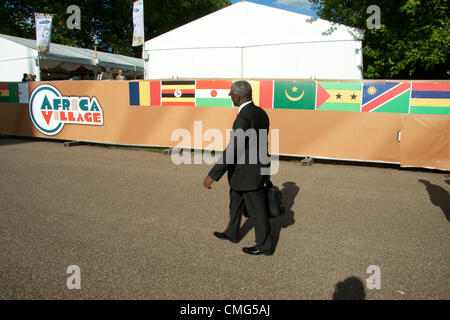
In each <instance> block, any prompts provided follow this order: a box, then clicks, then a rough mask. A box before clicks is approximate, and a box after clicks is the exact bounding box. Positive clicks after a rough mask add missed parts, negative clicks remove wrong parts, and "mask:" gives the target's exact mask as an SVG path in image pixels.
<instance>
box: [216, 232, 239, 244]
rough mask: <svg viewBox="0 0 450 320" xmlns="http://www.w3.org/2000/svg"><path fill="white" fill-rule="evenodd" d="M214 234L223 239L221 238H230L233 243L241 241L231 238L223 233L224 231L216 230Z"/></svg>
mask: <svg viewBox="0 0 450 320" xmlns="http://www.w3.org/2000/svg"><path fill="white" fill-rule="evenodd" d="M214 235H215V236H216V237H217V238H219V239H221V240H230V241H231V242H233V243H238V242H239V241H237V240H234V239H231V238H229V237H228V236H227V235H226V234H225V233H223V232H217V231H214Z"/></svg>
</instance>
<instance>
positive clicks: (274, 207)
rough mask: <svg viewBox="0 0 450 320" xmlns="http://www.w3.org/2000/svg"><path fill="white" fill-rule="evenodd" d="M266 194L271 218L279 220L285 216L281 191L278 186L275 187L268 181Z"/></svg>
mask: <svg viewBox="0 0 450 320" xmlns="http://www.w3.org/2000/svg"><path fill="white" fill-rule="evenodd" d="M265 192H266V197H267V206H268V207H269V215H270V218H277V217H279V216H281V215H283V214H284V212H285V208H284V205H283V199H282V195H281V191H280V189H279V188H278V187H277V186H274V185H273V183H272V181H270V180H267V181H266V186H265Z"/></svg>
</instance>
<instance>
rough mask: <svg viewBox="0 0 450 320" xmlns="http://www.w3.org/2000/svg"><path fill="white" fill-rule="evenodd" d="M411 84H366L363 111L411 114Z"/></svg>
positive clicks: (364, 86)
mask: <svg viewBox="0 0 450 320" xmlns="http://www.w3.org/2000/svg"><path fill="white" fill-rule="evenodd" d="M410 88H411V83H410V82H364V83H363V96H362V106H361V111H363V112H394V113H408V112H409V95H410Z"/></svg>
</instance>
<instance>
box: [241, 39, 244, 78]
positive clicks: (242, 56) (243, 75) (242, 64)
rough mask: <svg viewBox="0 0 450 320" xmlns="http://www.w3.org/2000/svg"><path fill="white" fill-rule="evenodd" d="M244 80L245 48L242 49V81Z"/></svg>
mask: <svg viewBox="0 0 450 320" xmlns="http://www.w3.org/2000/svg"><path fill="white" fill-rule="evenodd" d="M243 78H244V47H241V79H243Z"/></svg>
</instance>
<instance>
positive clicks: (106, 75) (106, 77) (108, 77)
mask: <svg viewBox="0 0 450 320" xmlns="http://www.w3.org/2000/svg"><path fill="white" fill-rule="evenodd" d="M101 80H114V77H113V75H112V73H111V68H106V69H105V73H103V75H102V79H101Z"/></svg>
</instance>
